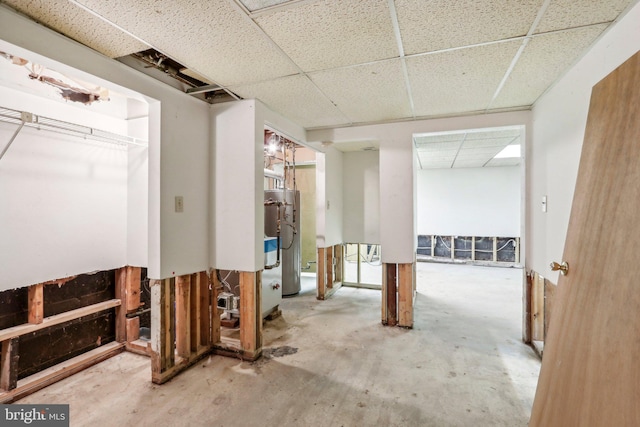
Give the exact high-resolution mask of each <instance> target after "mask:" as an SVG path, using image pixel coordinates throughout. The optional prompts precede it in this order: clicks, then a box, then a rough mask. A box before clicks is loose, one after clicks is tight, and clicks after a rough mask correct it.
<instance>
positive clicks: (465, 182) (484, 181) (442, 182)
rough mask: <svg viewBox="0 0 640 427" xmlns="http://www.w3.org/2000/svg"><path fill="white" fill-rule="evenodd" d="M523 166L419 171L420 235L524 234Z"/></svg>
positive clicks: (516, 235)
mask: <svg viewBox="0 0 640 427" xmlns="http://www.w3.org/2000/svg"><path fill="white" fill-rule="evenodd" d="M520 189H521V183H520V167H519V166H509V167H493V168H458V169H426V170H421V171H418V234H436V235H454V236H513V237H520V194H521V190H520Z"/></svg>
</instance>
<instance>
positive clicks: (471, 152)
mask: <svg viewBox="0 0 640 427" xmlns="http://www.w3.org/2000/svg"><path fill="white" fill-rule="evenodd" d="M504 147H505V146H500V147H491V148H465V149H463V150H460V154H458V157H486V156H489V157H493V156H495V155H496V154H498V153H499V152H500V151H502V149H503V148H504Z"/></svg>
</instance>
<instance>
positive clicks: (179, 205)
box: [176, 196, 184, 212]
mask: <svg viewBox="0 0 640 427" xmlns="http://www.w3.org/2000/svg"><path fill="white" fill-rule="evenodd" d="M176 212H184V198H183V197H182V196H176Z"/></svg>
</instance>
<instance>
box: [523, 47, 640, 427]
mask: <svg viewBox="0 0 640 427" xmlns="http://www.w3.org/2000/svg"><path fill="white" fill-rule="evenodd" d="M564 260H565V261H567V262H568V263H569V274H568V275H567V276H566V277H561V278H560V281H559V283H558V289H557V292H556V299H555V300H554V308H553V309H554V311H553V321H552V322H551V324H550V327H549V336H548V337H547V340H546V343H545V348H544V357H543V361H542V370H541V372H540V378H539V380H538V389H537V391H536V397H535V401H534V404H533V410H532V414H531V421H530V424H529V425H530V426H541V427H542V426H544V427H553V426H562V427H568V426H580V427H584V426H616V427H620V426H640V53H638V54H636V55H635V56H633V57H632V58H631V59H629V60H628V61H627V62H625V63H624V64H623V65H621V66H620V67H619V68H618V69H616V70H615V71H614V72H612V73H611V74H610V75H609V76H607V77H606V78H605V79H603V80H602V81H601V82H600V83H598V84H597V85H596V86H595V87H594V88H593V91H592V94H591V104H590V107H589V116H588V120H587V127H586V133H585V139H584V145H583V148H582V157H581V159H580V168H579V170H578V180H577V183H576V191H575V195H574V199H573V205H572V208H571V219H570V221H569V229H568V233H567V240H566V244H565V251H564ZM550 261H551V260H550ZM558 261H559V260H558Z"/></svg>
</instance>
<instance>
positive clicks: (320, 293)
mask: <svg viewBox="0 0 640 427" xmlns="http://www.w3.org/2000/svg"><path fill="white" fill-rule="evenodd" d="M325 260H326V256H325V250H324V248H318V265H317V269H316V290H317V292H316V298H318V299H320V300H323V299H324V294H325V291H326V279H325V276H326V275H325Z"/></svg>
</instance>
